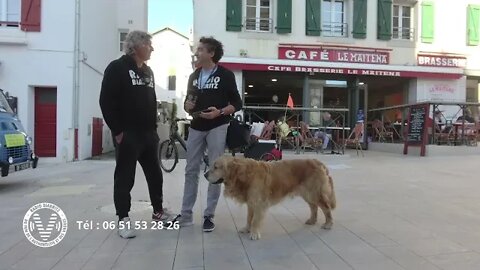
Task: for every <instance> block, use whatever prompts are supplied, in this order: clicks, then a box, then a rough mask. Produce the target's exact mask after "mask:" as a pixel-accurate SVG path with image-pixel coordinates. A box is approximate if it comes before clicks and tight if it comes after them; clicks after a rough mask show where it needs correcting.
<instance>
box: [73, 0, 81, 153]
mask: <svg viewBox="0 0 480 270" xmlns="http://www.w3.org/2000/svg"><path fill="white" fill-rule="evenodd" d="M79 89H80V0H75V32H74V52H73V95H72V129H73V131H74V139H73V153H74V157H73V161H75V160H77V159H78V126H79V124H78V122H79V92H80V91H79Z"/></svg>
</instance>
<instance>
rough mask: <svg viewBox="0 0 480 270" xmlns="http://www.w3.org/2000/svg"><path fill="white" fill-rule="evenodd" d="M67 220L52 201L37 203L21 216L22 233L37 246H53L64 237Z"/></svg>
mask: <svg viewBox="0 0 480 270" xmlns="http://www.w3.org/2000/svg"><path fill="white" fill-rule="evenodd" d="M67 228H68V221H67V217H66V216H65V213H64V212H63V211H62V209H60V207H58V206H56V205H55V204H53V203H47V202H44V203H39V204H36V205H34V206H32V208H30V209H29V210H28V211H27V213H26V214H25V217H24V218H23V233H25V236H26V237H27V239H28V241H30V242H31V243H32V244H34V245H36V246H38V247H44V248H48V247H53V246H55V245H56V244H58V243H60V241H62V239H63V238H64V237H65V234H66V233H67Z"/></svg>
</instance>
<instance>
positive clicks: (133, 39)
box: [123, 31, 152, 55]
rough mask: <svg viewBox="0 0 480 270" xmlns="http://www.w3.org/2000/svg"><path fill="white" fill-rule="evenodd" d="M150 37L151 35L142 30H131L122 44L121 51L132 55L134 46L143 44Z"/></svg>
mask: <svg viewBox="0 0 480 270" xmlns="http://www.w3.org/2000/svg"><path fill="white" fill-rule="evenodd" d="M151 39H152V36H151V35H150V34H148V33H147V32H143V31H132V32H130V33H128V35H127V37H126V38H125V43H124V44H123V51H124V52H125V54H128V55H132V54H133V53H134V52H135V47H137V46H139V45H142V44H145V42H148V41H150V40H151Z"/></svg>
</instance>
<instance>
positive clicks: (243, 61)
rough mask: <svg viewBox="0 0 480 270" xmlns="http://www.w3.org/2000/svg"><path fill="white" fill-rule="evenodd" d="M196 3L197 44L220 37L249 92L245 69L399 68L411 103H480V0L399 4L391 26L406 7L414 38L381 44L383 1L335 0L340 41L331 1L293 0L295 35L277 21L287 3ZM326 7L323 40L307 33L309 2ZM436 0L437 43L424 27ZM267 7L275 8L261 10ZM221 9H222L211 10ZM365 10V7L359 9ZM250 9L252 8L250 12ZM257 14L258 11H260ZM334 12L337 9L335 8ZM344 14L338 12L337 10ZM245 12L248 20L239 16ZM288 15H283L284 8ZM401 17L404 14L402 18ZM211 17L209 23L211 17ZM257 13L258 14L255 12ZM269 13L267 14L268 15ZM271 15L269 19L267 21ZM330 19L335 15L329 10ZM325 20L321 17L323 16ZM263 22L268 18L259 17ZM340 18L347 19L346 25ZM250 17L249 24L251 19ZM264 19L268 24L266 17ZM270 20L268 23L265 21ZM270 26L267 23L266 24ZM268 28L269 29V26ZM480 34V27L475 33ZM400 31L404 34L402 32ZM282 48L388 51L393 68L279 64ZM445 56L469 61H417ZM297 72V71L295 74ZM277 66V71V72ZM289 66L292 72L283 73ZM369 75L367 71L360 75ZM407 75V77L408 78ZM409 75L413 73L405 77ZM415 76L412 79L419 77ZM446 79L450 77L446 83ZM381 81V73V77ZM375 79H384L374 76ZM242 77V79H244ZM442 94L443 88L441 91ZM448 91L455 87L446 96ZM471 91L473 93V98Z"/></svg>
mask: <svg viewBox="0 0 480 270" xmlns="http://www.w3.org/2000/svg"><path fill="white" fill-rule="evenodd" d="M193 2H194V40H195V41H196V42H198V39H199V38H200V37H201V36H211V35H213V36H214V37H215V38H217V39H219V40H220V41H221V42H222V43H223V44H224V50H225V56H224V58H223V59H222V61H221V62H223V63H224V64H225V65H226V66H227V67H230V68H231V69H233V70H234V71H235V72H236V75H237V76H239V75H240V76H242V77H241V78H240V80H239V81H240V82H241V83H240V84H239V85H240V86H242V87H243V92H245V90H246V88H245V86H243V85H242V83H243V82H244V80H243V79H242V78H245V75H244V74H243V75H242V71H245V70H250V71H258V72H268V71H272V70H274V71H282V72H286V71H287V70H288V73H292V71H293V72H295V71H297V70H296V69H295V68H296V67H306V68H305V70H307V68H309V67H310V68H318V69H316V70H313V71H310V72H305V71H301V70H302V69H301V68H299V69H298V71H300V72H303V73H304V74H306V75H305V76H309V75H312V74H324V75H328V74H327V73H329V72H328V71H321V70H319V69H320V68H322V70H326V69H340V72H345V73H344V75H345V76H346V75H349V74H352V73H347V72H349V71H348V70H347V69H358V70H365V69H368V70H373V71H382V72H383V71H395V72H399V74H400V73H402V74H401V75H400V76H398V77H404V78H408V80H409V81H410V82H409V84H408V85H407V87H406V89H405V91H406V93H408V98H405V100H404V102H421V101H460V102H464V101H466V100H467V97H468V101H475V102H478V101H479V100H480V94H479V90H480V84H479V83H480V46H479V45H471V44H470V45H467V36H468V32H469V31H470V30H468V29H467V28H468V27H467V14H468V12H469V11H468V7H469V6H470V5H477V8H479V7H478V6H480V0H459V1H455V4H454V5H452V3H451V2H450V1H440V0H436V1H435V0H434V1H422V0H420V1H413V0H393V1H392V2H393V6H392V9H391V10H390V11H391V12H392V14H394V15H393V16H392V25H390V27H392V29H396V28H395V25H396V20H397V19H396V18H397V17H398V16H400V19H399V20H398V21H400V23H402V22H403V21H404V20H402V17H401V16H404V15H403V13H402V14H400V12H405V14H406V12H407V11H403V10H404V9H403V7H407V8H406V9H405V10H408V11H409V12H410V13H411V15H410V16H407V15H405V17H409V22H410V23H409V25H404V26H403V27H404V28H403V29H404V30H406V31H408V33H409V34H411V36H409V37H408V38H402V36H401V34H399V35H397V37H398V38H395V31H392V32H391V34H393V35H392V36H393V37H392V38H390V39H389V40H381V39H379V38H378V37H377V29H378V21H379V19H378V16H377V13H378V12H380V11H379V2H388V1H381V0H378V1H377V0H365V1H353V0H344V1H332V2H331V4H332V6H333V4H334V3H339V2H341V3H342V10H343V11H342V12H343V13H341V15H339V14H340V13H338V14H337V16H334V15H332V21H334V20H337V22H339V24H337V26H338V25H342V27H345V28H342V29H345V30H344V32H342V33H340V34H338V33H337V35H336V36H335V34H333V35H332V34H328V31H327V29H328V27H329V26H328V25H329V24H330V23H331V25H334V23H332V22H327V25H323V24H324V23H325V21H328V20H326V19H325V16H326V14H327V13H324V11H325V10H324V9H325V7H326V6H324V4H325V3H324V1H320V0H294V1H291V2H292V4H291V9H290V10H291V14H290V15H288V12H285V16H291V31H290V33H278V32H277V31H278V30H277V28H278V27H281V24H280V23H279V22H278V17H279V16H283V15H284V14H283V13H280V15H279V13H278V10H279V9H281V8H282V7H280V5H281V4H283V3H288V1H281V0H270V1H254V0H253V1H248V2H249V3H254V4H253V6H252V5H250V6H249V7H247V0H241V1H240V3H241V11H240V10H239V9H236V10H235V8H232V7H231V6H232V5H235V2H236V3H239V2H238V1H216V0H201V1H200V0H193ZM315 2H319V3H318V5H320V6H322V13H321V14H319V18H321V19H320V20H321V21H322V26H321V27H320V28H321V30H322V31H321V34H320V35H319V36H310V35H306V28H307V27H306V24H307V23H306V21H308V18H307V17H306V16H307V15H306V14H307V12H306V7H307V5H308V4H309V3H315ZM432 2H433V12H434V16H433V17H434V22H433V24H434V27H433V32H434V34H433V42H427V41H425V39H424V37H425V32H426V31H425V30H423V29H422V27H423V25H422V23H423V21H422V20H423V18H424V17H423V16H426V15H424V13H423V12H424V11H425V10H426V9H424V5H425V4H428V3H432ZM227 3H228V5H231V6H230V7H229V6H228V5H227ZM262 3H268V7H267V5H264V7H262V5H263V4H262ZM355 3H364V4H365V5H366V6H365V9H366V17H364V20H365V21H366V23H365V27H366V31H365V32H366V37H365V38H354V37H353V33H352V30H354V28H355V26H356V25H357V23H358V22H355V21H354V20H355V17H356V16H357V14H358V11H357V10H355ZM212 6H215V8H211V7H212ZM395 6H400V10H401V11H397V10H396V7H395ZM357 8H358V7H357ZM249 10H250V11H249ZM255 10H256V12H253V11H255ZM332 10H333V8H332ZM339 10H340V9H338V10H336V11H335V12H338V11H339ZM238 11H240V12H241V15H238V14H235V13H238ZM282 12H283V10H282ZM396 12H397V13H396ZM205 14H208V16H209V18H212V19H208V20H205ZM252 14H254V15H252ZM262 14H263V15H262ZM265 14H267V15H266V16H265ZM329 14H333V12H332V13H329ZM320 15H321V16H320ZM235 16H238V17H241V22H240V23H239V24H237V23H235V24H234V27H235V26H238V25H241V26H239V29H237V30H233V31H232V30H231V29H229V30H228V31H227V28H228V19H226V18H234V17H235ZM259 17H261V18H259ZM339 17H341V19H340V20H339ZM249 18H250V21H249ZM263 18H265V20H264V19H263ZM262 20H263V22H265V24H262ZM477 20H478V21H477ZM262 25H263V26H262ZM476 25H477V27H479V25H480V19H478V17H477V18H476ZM262 27H263V28H262ZM475 30H476V31H477V32H478V31H480V30H479V29H478V28H476V29H475ZM399 31H402V30H401V29H400V30H399ZM281 46H293V47H295V46H297V47H298V46H318V47H328V46H333V47H338V48H341V49H342V50H368V49H371V50H375V51H379V50H380V51H382V50H384V51H387V52H388V54H389V62H388V64H384V65H379V64H372V63H352V62H350V63H348V62H344V63H340V62H339V61H304V60H305V59H300V60H298V59H280V57H279V47H281ZM422 54H426V55H432V56H433V55H439V56H441V57H444V58H447V59H448V58H449V57H452V58H461V59H463V60H465V59H466V64H465V65H464V66H463V65H460V66H426V65H420V64H419V62H418V56H419V55H422ZM288 67H290V68H291V69H293V70H289V69H288ZM270 68H271V69H270ZM283 68H285V69H283ZM360 72H362V71H360ZM404 72H405V75H403V73H404ZM406 73H408V74H406ZM412 74H413V75H412ZM442 74H444V75H445V78H442ZM380 76H382V75H380ZM368 77H369V78H370V79H375V78H376V77H377V76H376V75H375V76H368ZM237 79H238V78H237ZM442 89H443V90H442ZM445 89H448V90H446V91H444V90H445ZM467 89H469V90H468V93H467Z"/></svg>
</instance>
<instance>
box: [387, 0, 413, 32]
mask: <svg viewBox="0 0 480 270" xmlns="http://www.w3.org/2000/svg"><path fill="white" fill-rule="evenodd" d="M392 38H393V39H405V40H411V39H413V28H412V7H411V6H403V5H393V27H392Z"/></svg>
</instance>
